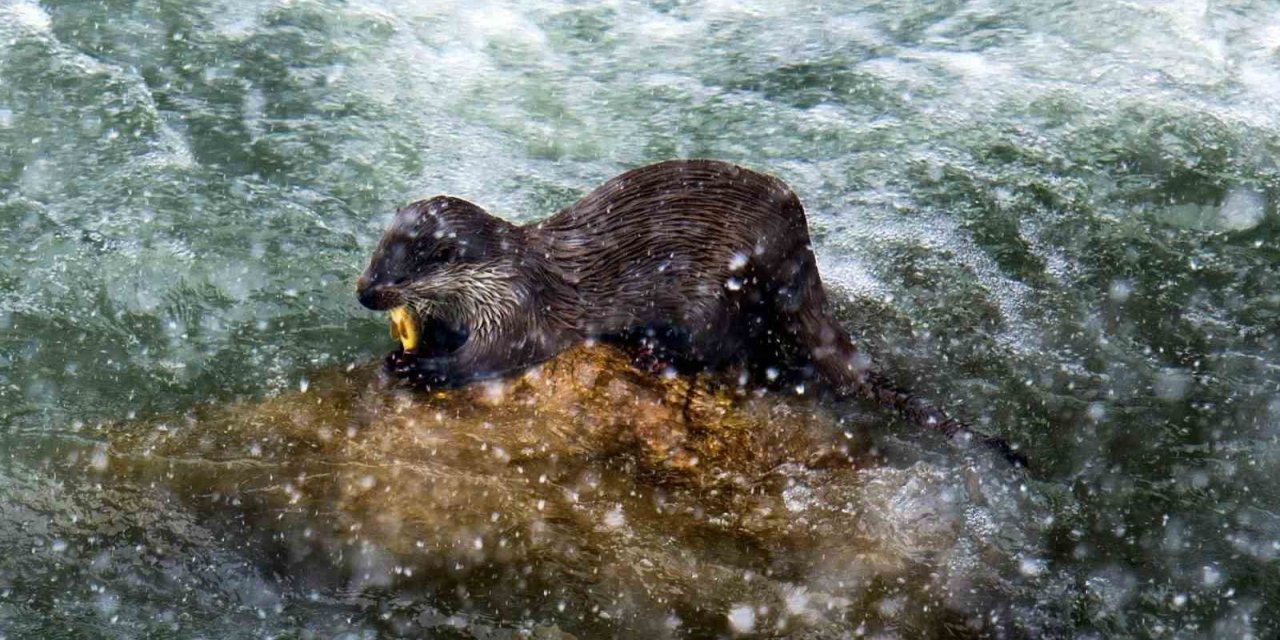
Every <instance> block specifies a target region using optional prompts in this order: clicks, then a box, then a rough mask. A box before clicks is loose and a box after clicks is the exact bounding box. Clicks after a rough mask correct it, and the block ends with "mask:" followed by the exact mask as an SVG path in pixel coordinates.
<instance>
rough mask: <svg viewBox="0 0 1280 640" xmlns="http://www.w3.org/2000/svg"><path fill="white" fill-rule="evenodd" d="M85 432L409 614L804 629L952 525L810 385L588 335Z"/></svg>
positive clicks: (297, 568) (296, 556)
mask: <svg viewBox="0 0 1280 640" xmlns="http://www.w3.org/2000/svg"><path fill="white" fill-rule="evenodd" d="M101 429H102V430H103V433H102V435H103V438H104V440H105V442H107V445H106V449H105V454H106V457H105V466H106V471H105V473H107V474H109V475H114V476H115V477H116V478H117V479H118V480H120V481H127V482H132V483H140V484H144V485H149V486H155V487H159V488H161V489H162V490H163V491H165V492H166V493H167V494H168V495H170V496H171V497H172V498H173V499H175V500H177V501H179V502H180V503H181V504H182V505H183V508H184V509H193V510H195V511H196V512H197V513H200V514H203V516H202V517H204V518H205V519H206V520H207V521H211V522H224V523H225V524H226V527H225V529H226V531H227V532H228V535H231V536H246V535H247V538H248V540H247V541H246V542H245V548H246V549H251V550H253V554H254V555H255V557H257V558H258V559H259V561H260V562H261V563H262V564H263V566H266V567H269V568H270V570H272V571H274V572H277V573H279V574H280V575H284V576H288V577H289V580H290V581H291V582H293V583H296V584H298V585H299V586H301V587H305V588H314V589H319V590H325V591H327V592H337V593H341V594H346V597H348V598H351V599H352V600H353V601H362V602H363V601H367V602H369V603H373V604H370V605H369V606H374V607H386V606H388V605H387V604H386V603H387V602H389V601H394V602H397V603H400V604H398V605H397V606H396V607H394V608H393V609H394V610H393V611H391V612H390V613H387V614H386V619H387V620H388V621H389V622H388V623H387V624H388V625H390V627H391V630H392V631H394V632H396V633H406V634H409V635H414V634H420V633H425V632H430V631H431V630H433V629H437V628H441V629H443V628H445V627H447V626H448V625H449V624H452V622H450V621H449V619H448V618H447V615H445V614H447V613H448V612H451V611H456V612H462V613H464V614H466V615H468V616H481V617H482V618H483V619H484V620H487V621H488V623H492V624H496V625H498V626H504V625H514V624H523V625H526V626H527V625H529V624H535V623H548V622H549V623H552V624H553V625H555V629H557V630H558V629H567V630H569V631H571V632H573V633H579V634H582V635H585V636H587V637H596V636H599V635H608V636H622V637H637V638H648V637H664V636H668V635H670V634H672V633H673V632H675V631H676V627H679V628H689V627H696V628H699V629H704V630H708V633H713V632H721V633H724V632H729V631H730V628H729V626H728V625H729V623H728V617H727V612H729V611H730V610H731V609H732V608H733V607H741V606H746V605H749V606H750V607H752V608H753V609H752V610H753V611H754V612H755V613H754V614H753V615H754V620H755V622H754V624H757V625H759V627H758V628H760V629H765V628H769V629H779V630H790V631H796V630H809V631H811V632H813V633H817V634H818V636H822V635H823V633H825V632H824V631H823V630H824V629H825V630H826V631H828V632H835V631H836V630H847V629H848V628H850V627H849V626H848V625H847V623H848V621H849V620H851V619H855V618H851V617H850V616H853V615H854V614H855V613H857V614H858V615H860V616H863V617H865V616H866V615H868V614H866V613H865V609H866V608H865V607H863V606H862V605H860V604H859V602H861V601H862V600H865V599H867V598H875V597H878V595H877V594H878V593H879V591H878V589H879V587H876V586H875V585H877V584H880V582H879V581H880V580H881V576H889V577H894V576H897V577H903V576H906V577H909V578H910V579H911V580H916V581H919V580H925V581H926V582H927V578H923V577H921V576H926V575H928V572H925V573H923V574H921V572H920V568H919V567H920V566H922V565H921V563H922V562H925V561H926V560H928V559H929V558H930V557H933V556H934V555H935V554H936V553H937V552H938V551H939V550H946V549H948V548H950V547H954V546H955V545H956V541H957V540H958V539H959V538H962V537H964V536H963V531H962V530H961V527H960V525H959V524H958V523H960V522H961V521H962V516H961V515H960V512H959V511H958V510H957V509H959V506H958V505H960V504H961V503H963V502H964V500H965V496H964V495H963V494H962V493H959V494H957V497H956V500H955V501H953V502H945V501H944V502H937V501H928V500H927V499H926V500H924V501H923V502H921V506H919V507H918V511H919V513H920V514H921V517H922V518H924V520H922V522H921V524H919V525H916V524H912V525H909V526H903V524H902V521H901V520H900V519H899V514H900V513H901V511H902V510H903V509H904V508H907V509H916V508H917V507H916V506H913V505H912V503H911V502H910V501H911V500H917V499H924V498H927V497H928V495H929V494H930V492H935V491H944V490H945V491H956V489H955V487H953V486H952V485H953V484H954V482H953V480H954V479H953V478H950V477H948V476H947V475H946V474H943V473H940V472H937V471H936V470H932V468H930V467H927V466H926V467H923V468H916V469H915V470H906V471H904V470H894V469H888V468H879V467H875V466H872V463H873V462H874V460H872V456H870V455H868V454H867V452H866V451H865V445H862V446H859V445H858V444H856V443H858V442H860V440H859V439H858V437H857V436H855V437H854V438H853V439H850V438H849V435H848V434H849V432H847V431H846V430H845V429H843V428H841V427H840V424H839V420H838V419H837V417H836V414H835V413H834V412H833V410H832V409H831V408H830V407H828V406H826V405H824V404H822V403H821V402H815V401H812V400H811V399H809V398H807V397H797V396H796V395H794V394H783V393H769V394H760V393H756V392H751V391H747V390H743V389H740V388H738V387H737V386H736V384H734V383H733V380H732V378H731V377H730V378H720V377H708V376H702V377H699V378H693V379H691V378H685V377H662V376H655V375H652V374H648V373H644V372H641V371H638V370H636V369H635V368H634V367H633V366H632V365H631V363H630V361H629V359H628V358H627V356H626V355H625V354H624V353H622V352H621V351H619V350H617V349H615V348H612V347H609V346H604V345H595V346H581V347H578V348H575V349H573V350H570V351H568V352H566V353H564V354H562V355H560V356H559V357H557V358H556V359H554V360H552V361H550V362H548V363H545V364H543V365H541V366H540V367H537V368H535V369H533V370H531V371H529V372H527V373H525V374H524V375H521V376H519V377H517V378H515V379H511V380H505V381H494V382H487V383H480V384H475V385H471V386H468V387H464V388H459V389H452V390H446V391H438V392H431V393H424V392H419V391H413V390H409V389H404V388H399V387H397V386H395V385H394V384H389V383H388V382H387V381H386V380H385V379H383V377H382V376H381V375H380V369H379V367H378V366H377V365H375V364H368V365H363V366H358V367H353V368H350V369H347V370H328V371H323V372H319V373H317V374H314V375H312V376H311V377H310V382H309V384H308V385H307V388H306V389H305V390H300V391H293V392H288V393H282V394H280V395H276V396H274V397H269V398H265V399H261V400H254V401H243V402H235V403H228V404H218V405H207V406H202V407H198V408H196V409H194V410H192V411H190V412H189V413H188V414H186V415H184V416H182V417H180V418H178V419H173V420H152V421H144V422H133V423H124V424H109V425H103V426H102V427H101ZM102 453H103V452H99V455H101V454H102ZM868 471H869V472H870V475H864V473H865V472H868ZM956 486H959V487H961V490H962V488H963V483H961V484H960V485H956ZM904 492H905V493H904ZM903 505H906V506H905V507H904V506H903ZM886 533H888V534H890V535H891V536H892V539H891V540H886V539H884V538H885V535H886ZM832 561H836V562H837V564H831V562H832ZM884 579H885V580H888V579H889V578H884ZM904 580H905V578H904ZM910 584H913V583H911V582H906V581H904V582H899V583H897V586H896V587H895V588H903V587H902V585H910ZM799 585H803V586H799ZM854 586H857V590H854V591H850V589H852V588H853V587H854ZM907 588H910V587H909V586H908V587H907ZM926 590H927V589H926ZM379 594H381V595H379ZM798 602H800V603H801V604H803V606H800V605H798V604H797V603H798ZM744 603H746V604H745V605H744ZM442 612H444V613H442ZM859 612H861V613H859ZM930 617H933V618H937V616H936V615H932V614H931V616H930ZM939 620H941V621H942V622H941V623H945V624H951V622H954V621H951V622H947V621H945V620H943V619H942V618H939ZM895 624H898V623H895ZM913 624H915V623H913ZM441 625H444V626H441ZM673 625H675V626H674V627H673ZM853 626H857V625H856V624H855V625H853ZM925 626H928V624H926V625H925ZM921 628H924V627H921ZM716 630H718V631H716ZM557 632H558V631H557Z"/></svg>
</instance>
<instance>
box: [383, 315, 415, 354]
mask: <svg viewBox="0 0 1280 640" xmlns="http://www.w3.org/2000/svg"><path fill="white" fill-rule="evenodd" d="M389 315H390V316H391V338H392V339H393V340H399V341H400V345H401V346H403V347H404V350H405V351H406V352H409V351H413V350H414V349H417V348H418V322H417V320H415V319H414V317H413V314H412V313H410V312H409V309H408V308H407V307H396V308H394V309H392V310H391V311H390V313H389Z"/></svg>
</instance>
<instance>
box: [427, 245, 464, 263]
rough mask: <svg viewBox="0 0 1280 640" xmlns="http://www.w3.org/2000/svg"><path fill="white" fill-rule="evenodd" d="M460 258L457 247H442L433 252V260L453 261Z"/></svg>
mask: <svg viewBox="0 0 1280 640" xmlns="http://www.w3.org/2000/svg"><path fill="white" fill-rule="evenodd" d="M457 259H458V249H457V247H440V248H438V249H436V250H435V251H433V252H432V253H431V258H430V260H431V262H452V261H454V260H457Z"/></svg>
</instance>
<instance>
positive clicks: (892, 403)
mask: <svg viewBox="0 0 1280 640" xmlns="http://www.w3.org/2000/svg"><path fill="white" fill-rule="evenodd" d="M853 377H854V384H853V385H852V388H850V387H849V386H842V387H841V388H840V390H841V391H845V393H847V394H848V395H853V396H856V397H858V398H862V399H864V400H873V401H875V402H876V403H877V404H880V405H882V406H885V407H889V408H892V409H894V410H895V411H897V412H898V414H900V415H901V416H902V417H904V418H906V419H908V420H910V421H911V422H913V423H915V424H918V425H920V426H923V427H927V428H930V429H937V430H938V431H941V432H942V433H943V434H944V435H946V436H947V437H948V438H953V439H954V438H969V439H972V440H973V441H974V442H978V443H981V444H982V445H984V446H987V447H990V448H991V449H992V450H994V451H995V452H996V453H999V454H1000V455H1001V456H1002V457H1004V459H1005V460H1008V461H1009V463H1010V464H1012V465H1014V466H1017V467H1026V466H1027V459H1026V457H1025V456H1023V455H1022V454H1021V453H1020V452H1018V451H1017V450H1016V449H1014V448H1013V447H1012V446H1010V445H1009V443H1008V442H1007V441H1005V439H1004V438H1000V437H997V436H992V435H987V434H985V433H981V432H979V431H974V430H973V429H972V428H971V427H969V425H967V424H965V423H963V422H961V421H959V420H957V419H955V418H952V417H949V416H948V415H947V414H946V413H945V412H943V411H942V410H941V409H939V408H937V407H935V406H933V405H931V404H929V403H928V402H927V401H925V400H924V399H922V398H920V397H919V396H917V395H915V394H913V393H911V392H909V391H905V390H902V389H899V388H897V387H896V386H894V384H893V383H892V382H891V381H889V380H888V379H887V378H885V377H884V376H882V375H880V374H879V373H876V372H874V371H862V372H859V373H857V374H855V375H854V376H853ZM850 392H851V393H850Z"/></svg>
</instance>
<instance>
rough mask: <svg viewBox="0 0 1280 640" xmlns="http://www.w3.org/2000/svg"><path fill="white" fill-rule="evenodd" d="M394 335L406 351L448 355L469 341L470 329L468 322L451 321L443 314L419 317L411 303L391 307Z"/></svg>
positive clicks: (390, 313) (392, 333)
mask: <svg viewBox="0 0 1280 640" xmlns="http://www.w3.org/2000/svg"><path fill="white" fill-rule="evenodd" d="M389 315H390V320H391V338H392V339H393V340H398V341H399V342H400V346H401V348H403V349H404V352H405V353H411V354H413V355H418V356H427V357H439V356H447V355H449V354H451V353H453V352H454V351H457V350H458V349H460V348H462V345H464V344H466V342H467V338H468V337H470V335H471V332H470V331H469V330H468V329H467V327H465V326H460V325H455V324H451V323H449V322H447V321H445V320H444V319H443V318H437V317H433V316H427V317H421V318H420V317H418V316H416V315H415V314H414V313H413V311H412V310H410V309H409V308H408V307H405V306H401V307H396V308H394V309H391V311H390V312H389Z"/></svg>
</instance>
